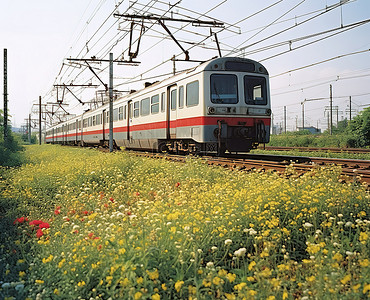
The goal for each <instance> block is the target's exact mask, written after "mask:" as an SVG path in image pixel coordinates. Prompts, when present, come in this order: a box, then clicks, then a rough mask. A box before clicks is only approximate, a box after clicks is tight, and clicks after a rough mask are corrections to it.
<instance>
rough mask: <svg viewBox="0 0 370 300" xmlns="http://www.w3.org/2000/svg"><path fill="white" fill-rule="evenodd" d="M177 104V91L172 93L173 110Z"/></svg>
mask: <svg viewBox="0 0 370 300" xmlns="http://www.w3.org/2000/svg"><path fill="white" fill-rule="evenodd" d="M176 102H177V89H174V90H172V91H171V109H172V110H175V109H176Z"/></svg>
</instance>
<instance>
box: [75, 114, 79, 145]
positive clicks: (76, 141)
mask: <svg viewBox="0 0 370 300" xmlns="http://www.w3.org/2000/svg"><path fill="white" fill-rule="evenodd" d="M75 126H76V139H75V144H76V145H77V143H78V120H76V124H75Z"/></svg>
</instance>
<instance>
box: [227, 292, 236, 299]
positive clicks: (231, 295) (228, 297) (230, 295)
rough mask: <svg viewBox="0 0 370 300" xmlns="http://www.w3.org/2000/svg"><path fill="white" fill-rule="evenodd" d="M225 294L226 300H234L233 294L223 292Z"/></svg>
mask: <svg viewBox="0 0 370 300" xmlns="http://www.w3.org/2000/svg"><path fill="white" fill-rule="evenodd" d="M225 296H226V299H227V300H235V299H236V297H235V295H234V294H228V293H225Z"/></svg>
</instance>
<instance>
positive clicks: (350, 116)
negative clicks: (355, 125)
mask: <svg viewBox="0 0 370 300" xmlns="http://www.w3.org/2000/svg"><path fill="white" fill-rule="evenodd" d="M349 121H350V122H351V121H352V96H349Z"/></svg>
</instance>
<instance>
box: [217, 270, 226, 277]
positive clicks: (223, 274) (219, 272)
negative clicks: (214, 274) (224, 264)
mask: <svg viewBox="0 0 370 300" xmlns="http://www.w3.org/2000/svg"><path fill="white" fill-rule="evenodd" d="M226 275H227V271H226V270H224V269H221V270H219V271H218V276H220V277H224V276H226Z"/></svg>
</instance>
